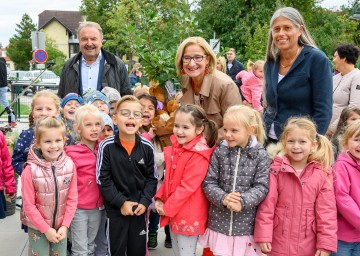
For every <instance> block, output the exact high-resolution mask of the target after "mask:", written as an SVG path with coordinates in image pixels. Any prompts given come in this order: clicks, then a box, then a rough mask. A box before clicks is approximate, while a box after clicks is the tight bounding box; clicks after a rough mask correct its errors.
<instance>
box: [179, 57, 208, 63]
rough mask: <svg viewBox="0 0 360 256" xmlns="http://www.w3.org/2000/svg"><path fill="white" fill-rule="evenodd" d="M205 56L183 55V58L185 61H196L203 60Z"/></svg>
mask: <svg viewBox="0 0 360 256" xmlns="http://www.w3.org/2000/svg"><path fill="white" fill-rule="evenodd" d="M205 56H207V55H205ZM205 56H203V55H195V56H194V57H190V56H183V57H182V60H183V62H184V63H190V61H191V60H194V61H195V62H201V61H202V60H203V59H204V57H205Z"/></svg>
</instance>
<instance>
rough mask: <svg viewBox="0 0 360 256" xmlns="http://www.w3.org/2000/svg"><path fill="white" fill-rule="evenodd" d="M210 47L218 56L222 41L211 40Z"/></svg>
mask: <svg viewBox="0 0 360 256" xmlns="http://www.w3.org/2000/svg"><path fill="white" fill-rule="evenodd" d="M210 47H211V49H213V51H214V52H215V53H216V54H218V53H219V52H220V40H219V39H210Z"/></svg>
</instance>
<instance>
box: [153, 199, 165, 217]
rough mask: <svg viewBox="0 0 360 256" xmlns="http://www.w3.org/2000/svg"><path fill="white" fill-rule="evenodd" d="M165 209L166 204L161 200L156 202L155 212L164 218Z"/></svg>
mask: <svg viewBox="0 0 360 256" xmlns="http://www.w3.org/2000/svg"><path fill="white" fill-rule="evenodd" d="M163 207H164V202H163V201H161V200H160V199H156V201H155V210H156V211H157V213H158V214H159V215H162V216H164V215H165V212H164V208H163Z"/></svg>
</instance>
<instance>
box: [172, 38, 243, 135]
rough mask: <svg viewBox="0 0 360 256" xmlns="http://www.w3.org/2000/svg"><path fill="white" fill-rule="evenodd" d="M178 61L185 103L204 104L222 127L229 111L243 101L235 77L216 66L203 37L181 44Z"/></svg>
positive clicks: (208, 113)
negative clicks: (224, 117)
mask: <svg viewBox="0 0 360 256" xmlns="http://www.w3.org/2000/svg"><path fill="white" fill-rule="evenodd" d="M175 61H176V62H175V64H176V70H177V73H178V75H180V76H181V89H182V92H183V94H184V95H183V97H182V98H181V103H182V104H196V105H198V106H201V107H202V108H204V110H205V112H206V115H207V118H209V119H211V120H213V121H214V122H215V123H216V124H217V125H218V127H219V128H221V127H222V126H223V115H224V113H225V111H226V110H227V108H228V107H230V106H232V105H236V104H241V98H240V93H239V89H238V88H237V86H236V85H235V83H234V82H233V80H232V79H231V78H230V77H229V76H228V75H226V74H225V73H223V72H221V71H218V70H217V69H216V56H215V53H214V52H213V50H212V49H211V47H210V45H209V44H208V43H207V42H206V41H205V40H204V39H203V38H201V37H189V38H187V39H186V40H185V41H183V42H182V43H181V44H180V46H179V48H178V51H177V54H176V60H175Z"/></svg>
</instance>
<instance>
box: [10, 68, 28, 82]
mask: <svg viewBox="0 0 360 256" xmlns="http://www.w3.org/2000/svg"><path fill="white" fill-rule="evenodd" d="M26 72H28V71H24V70H13V71H9V72H8V73H7V79H8V80H9V81H14V80H23V77H24V75H25V74H26Z"/></svg>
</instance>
